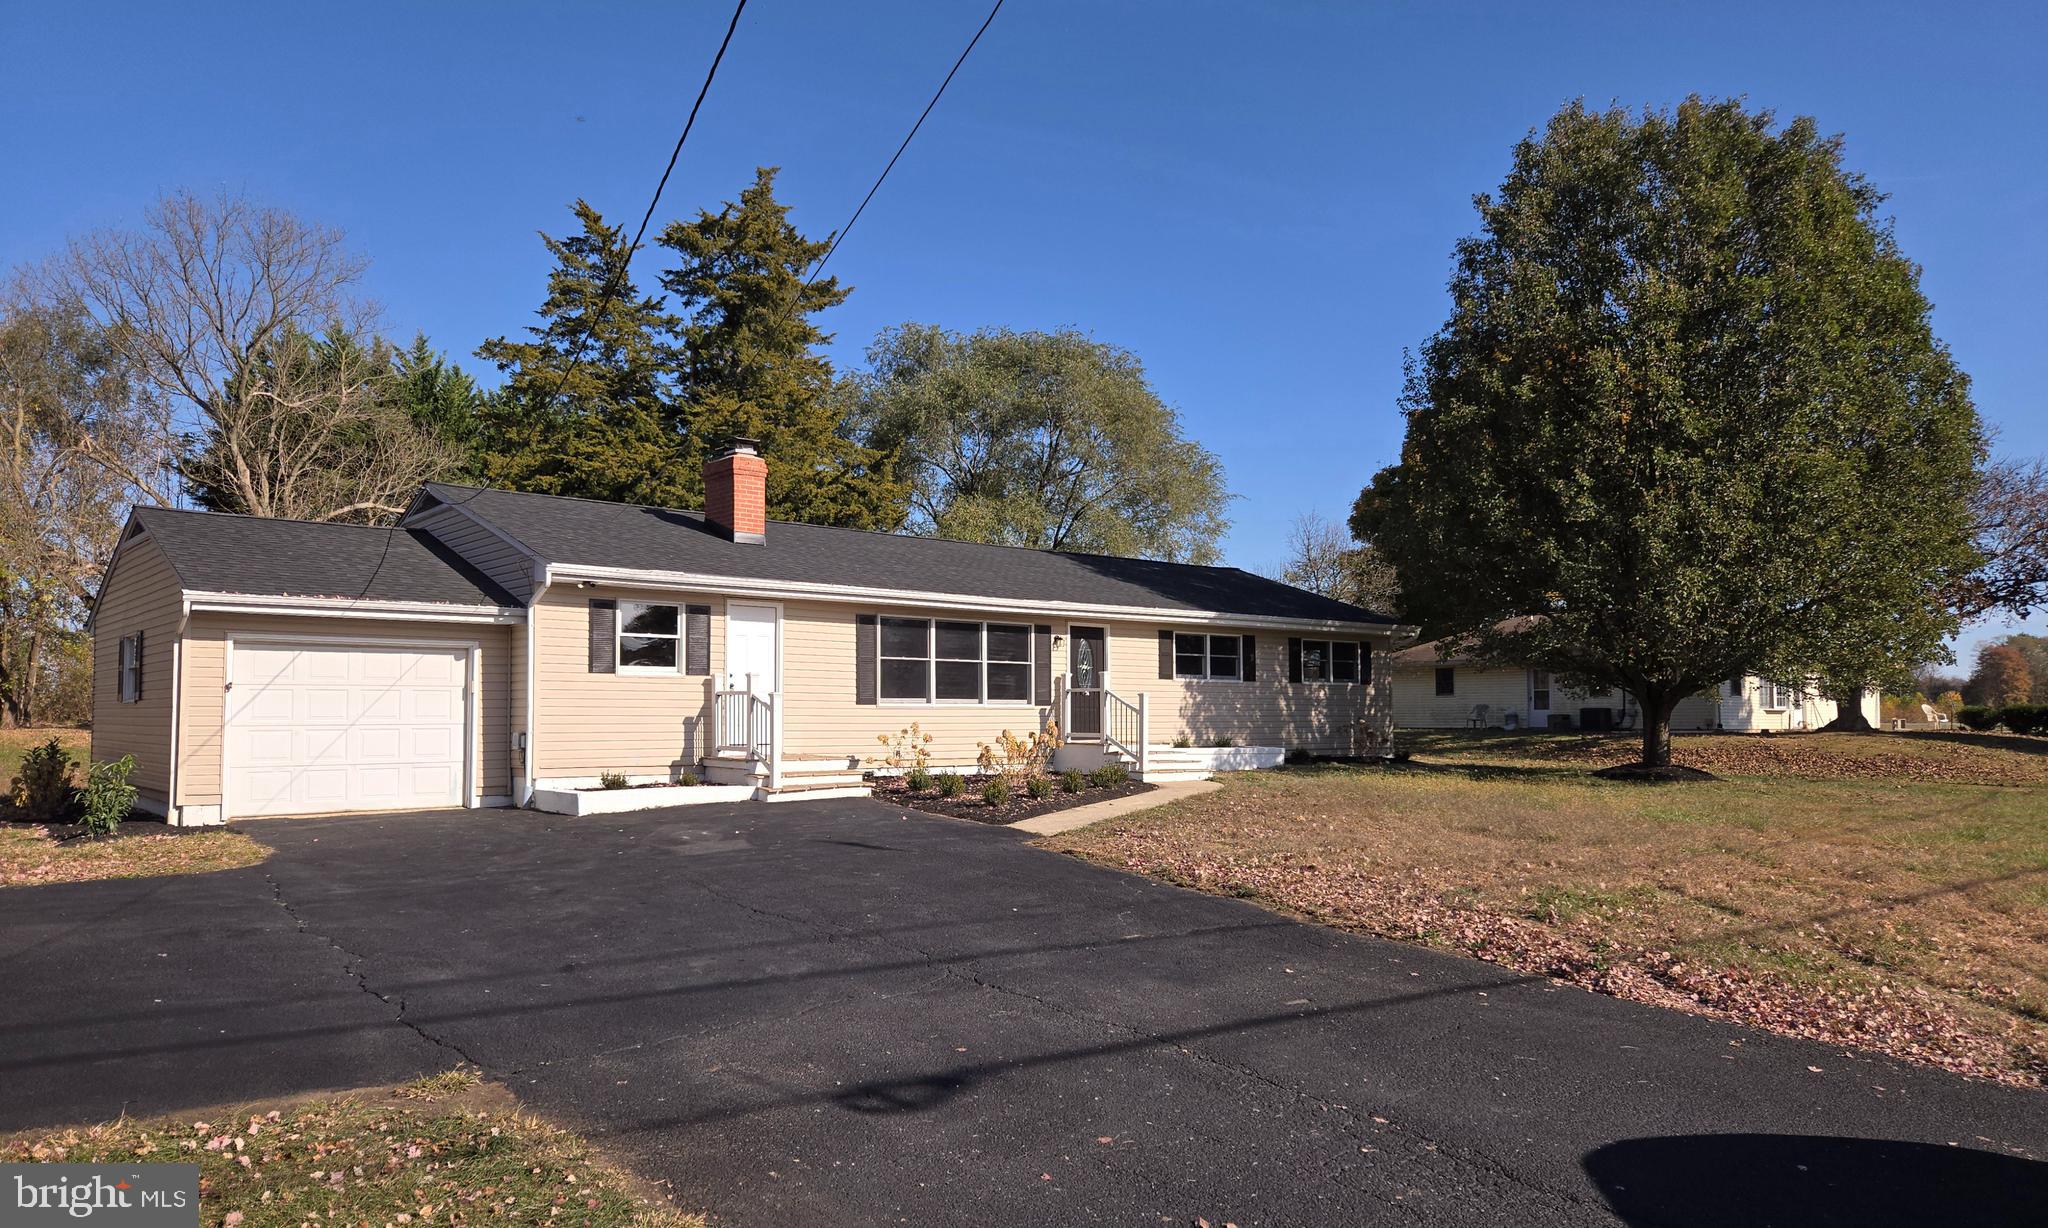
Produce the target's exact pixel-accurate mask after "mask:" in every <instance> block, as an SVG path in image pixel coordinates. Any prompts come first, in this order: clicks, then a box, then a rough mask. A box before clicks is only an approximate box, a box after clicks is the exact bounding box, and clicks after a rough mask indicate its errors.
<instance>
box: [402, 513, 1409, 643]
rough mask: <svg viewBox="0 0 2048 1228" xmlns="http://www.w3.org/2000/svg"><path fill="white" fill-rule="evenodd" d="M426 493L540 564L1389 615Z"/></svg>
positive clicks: (1294, 613) (1244, 581)
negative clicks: (733, 535) (732, 536)
mask: <svg viewBox="0 0 2048 1228" xmlns="http://www.w3.org/2000/svg"><path fill="white" fill-rule="evenodd" d="M426 492H427V494H428V495H430V496H432V497H433V498H435V499H438V500H440V501H442V502H446V503H460V504H464V505H465V506H466V508H467V510H469V511H470V512H472V513H474V514H475V515H476V516H477V517H478V518H480V519H482V520H484V521H487V522H488V523H490V524H491V525H492V526H494V527H496V528H497V529H499V530H500V531H501V532H503V533H504V534H505V535H506V536H508V537H511V538H513V539H515V540H517V541H519V542H521V543H522V544H524V545H525V546H526V547H527V549H529V550H531V551H532V552H533V553H534V554H536V555H538V556H540V557H541V558H542V559H544V560H546V561H547V562H550V563H556V564H565V565H580V566H586V567H620V568H631V569H635V570H645V571H669V572H685V573H690V574H694V575H712V576H732V577H745V578H749V579H757V580H787V581H791V582H794V583H811V584H834V585H848V586H853V587H859V588H868V589H875V588H882V589H897V590H902V591H906V592H918V593H944V594H948V595H956V596H966V597H984V598H996V599H1002V600H1015V601H1022V602H1030V601H1053V602H1063V603H1079V604H1087V605H1100V606H1134V607H1141V608H1148V609H1163V610H1188V611H1201V612H1208V613H1217V614H1239V615H1250V616H1254V617H1271V618H1301V619H1317V620H1324V621H1336V622H1370V623H1389V622H1392V621H1393V620H1391V619H1389V618H1386V617H1384V616H1382V615H1379V614H1374V613H1372V612H1371V611H1369V610H1362V609H1360V608H1358V607H1357V606H1353V605H1347V604H1345V603H1344V602H1341V601H1334V600H1332V599H1330V598H1328V597H1319V596H1317V595H1316V594H1314V593H1310V592H1306V591H1304V590H1302V589H1298V588H1294V587H1292V586H1290V585H1286V584H1282V583H1280V582H1279V581H1277V580H1268V579H1266V578H1265V577H1264V576H1257V575H1253V574H1252V573H1250V572H1247V571H1241V570H1239V569H1238V568H1235V567H1197V566H1191V565H1188V564H1184V563H1160V562H1154V561H1152V560H1149V559H1129V558H1118V557H1115V556H1112V555H1102V554H1068V553H1064V552H1060V551H1052V550H1031V549H1025V548H1021V547H1015V546H986V545H979V544H976V543H971V542H956V541H947V540H944V539H940V538H930V537H905V536H902V535H900V534H895V533H868V532H862V531H859V530H855V529H835V528H827V527H824V526H821V525H809V524H795V523H791V522H787V521H780V520H778V521H771V522H770V523H769V525H768V533H767V537H768V540H767V542H766V544H748V543H736V542H731V541H727V540H726V539H725V538H723V537H721V536H719V534H718V533H717V532H716V531H714V530H712V529H710V528H708V527H707V526H706V525H705V522H704V515H703V513H702V512H690V511H676V510H673V509H668V508H657V507H638V506H633V505H629V504H621V503H602V502H597V501H595V500H588V499H567V498H558V497H555V496H552V495H535V494H516V493H513V492H511V491H502V490H489V489H479V488H476V487H468V486H449V485H443V484H441V483H438V482H436V483H429V484H428V485H427V487H426Z"/></svg>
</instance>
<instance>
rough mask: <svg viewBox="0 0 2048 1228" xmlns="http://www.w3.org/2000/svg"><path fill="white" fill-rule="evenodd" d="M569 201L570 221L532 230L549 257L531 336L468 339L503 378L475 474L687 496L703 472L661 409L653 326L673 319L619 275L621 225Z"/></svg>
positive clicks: (617, 496)
mask: <svg viewBox="0 0 2048 1228" xmlns="http://www.w3.org/2000/svg"><path fill="white" fill-rule="evenodd" d="M574 212H575V214H576V220H577V225H578V230H577V233H575V234H573V235H570V236H568V237H566V238H554V237H551V236H548V235H546V234H543V235H542V236H541V241H542V242H543V243H545V244H546V245H547V249H548V251H549V252H550V253H552V254H553V256H554V257H555V261H556V264H555V268H554V270H553V271H552V272H550V273H549V274H548V293H547V298H546V299H545V300H544V301H543V302H542V303H541V307H540V312H539V315H540V323H538V324H535V325H531V326H529V327H528V328H527V330H526V332H527V334H528V336H529V337H530V340H526V341H513V340H509V339H507V338H504V337H497V338H494V339H492V340H490V341H486V342H484V344H483V345H482V346H480V347H478V349H477V354H478V356H479V357H482V358H486V359H489V360H490V361H491V362H492V363H494V364H496V365H497V368H498V369H499V370H500V371H502V372H504V373H505V376H506V381H505V386H504V387H503V388H502V389H500V390H499V391H498V392H497V393H495V394H494V395H492V396H491V397H490V398H489V400H488V402H487V403H486V405H485V407H484V413H483V417H484V420H485V423H484V426H485V429H484V432H483V435H484V440H485V444H484V446H483V447H482V448H481V449H480V450H479V452H478V456H477V461H476V476H477V478H478V479H479V480H481V481H483V482H485V483H486V484H488V485H492V486H498V487H502V488H504V489H507V490H528V491H537V492H539V493H542V494H551V495H573V496H577V497H581V498H589V499H610V500H616V501H619V502H624V503H646V504H656V505H661V506H668V507H695V506H696V505H697V504H698V502H699V501H701V499H702V497H703V478H702V475H701V474H700V473H699V472H698V460H697V458H696V457H694V456H691V455H686V454H685V452H684V449H683V447H682V440H681V439H680V438H678V436H677V434H676V433H675V431H674V430H673V428H672V425H671V417H670V412H669V411H670V405H671V399H672V396H673V391H672V390H673V373H672V370H671V368H670V365H669V359H668V353H667V351H666V349H665V348H664V345H663V341H662V338H663V336H664V335H665V334H667V333H668V332H669V331H670V329H671V328H672V326H673V323H674V321H672V320H671V318H670V317H669V316H668V315H667V314H666V313H665V312H664V311H663V310H662V306H661V302H660V300H659V299H658V298H653V297H642V296H641V294H640V292H639V290H638V289H637V288H636V287H635V286H634V285H633V282H632V279H631V278H630V277H627V276H624V275H623V270H624V268H625V265H626V261H627V250H626V239H625V236H624V232H623V230H622V229H621V228H620V227H616V226H608V225H606V224H605V221H604V218H603V216H602V215H600V214H599V213H598V211H597V210H596V209H595V208H593V207H591V205H590V204H589V203H587V202H585V201H581V200H579V201H577V202H576V205H575V208H574ZM608 284H610V288H611V291H612V292H611V294H610V295H609V297H608V298H606V297H603V296H604V295H605V290H606V287H607V285H608ZM600 302H602V309H601V310H600V309H599V308H600Z"/></svg>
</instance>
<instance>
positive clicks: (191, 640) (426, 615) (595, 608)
mask: <svg viewBox="0 0 2048 1228" xmlns="http://www.w3.org/2000/svg"><path fill="white" fill-rule="evenodd" d="M766 473H767V465H766V462H764V461H763V460H762V458H761V457H760V456H759V455H758V453H757V452H756V451H755V449H754V448H753V446H752V445H751V444H750V443H747V442H742V443H740V444H738V445H736V446H735V447H734V448H733V449H732V450H730V451H728V452H727V453H725V454H724V455H722V456H720V457H718V458H716V459H714V460H713V461H712V462H710V463H709V464H707V465H706V467H705V485H706V489H707V498H706V502H707V504H708V506H707V508H706V510H705V511H703V512H692V511H672V510H667V509H662V508H651V507H634V506H627V505H623V504H614V503H601V502H594V501H589V500H582V499H565V498H556V497H552V496H546V495H531V494H513V493H509V492H505V491H498V490H487V489H475V488H469V487H458V486H447V485H440V484H429V485H427V486H425V487H423V488H422V489H421V490H420V491H419V493H418V494H417V495H416V496H415V498H414V500H413V502H412V504H411V506H410V508H409V509H408V510H407V512H406V514H405V516H404V517H403V518H402V520H401V521H400V523H399V525H398V526H397V527H395V528H391V529H383V528H371V527H360V526H346V525H330V524H316V523H309V522H303V521H285V520H267V519H257V518H250V517H241V516H226V515H216V514H208V513H199V512H182V511H169V510H163V509H155V508H140V509H137V510H136V511H135V513H134V514H133V516H132V517H131V518H130V520H129V523H128V525H127V527H126V528H125V529H124V531H123V534H122V537H121V542H120V546H119V548H118V549H117V551H116V552H115V555H114V558H113V561H112V562H111V563H110V564H109V566H108V569H107V574H106V576H105V578H104V580H103V582H102V584H101V588H100V592H99V596H98V601H97V604H96V607H95V610H94V614H93V619H92V630H93V634H94V662H95V666H96V668H95V686H94V693H93V718H94V719H93V753H94V755H95V756H96V757H99V758H108V757H112V756H117V755H120V754H122V753H124V752H132V753H133V754H134V755H135V757H136V760H137V768H136V772H135V777H134V781H135V783H136V785H137V786H138V787H139V788H140V790H141V795H142V801H141V805H142V806H143V807H144V808H146V809H150V810H154V811H157V812H161V813H164V814H165V815H166V817H167V818H168V819H169V820H170V821H172V822H174V823H180V824H191V823H210V822H218V821H221V820H223V819H225V818H234V817H242V816H248V815H268V814H291V813H302V814H303V813H330V812H350V811H369V810H399V809H419V808H428V807H442V806H476V805H497V804H503V803H506V802H524V801H527V800H530V799H532V798H533V797H534V795H535V793H536V791H538V790H561V789H578V788H585V787H588V786H591V785H595V784H597V783H598V777H599V776H600V775H601V774H604V773H613V772H616V773H621V774H624V775H625V776H627V777H628V778H629V779H630V780H631V781H633V782H634V783H643V782H656V781H668V780H673V779H676V778H678V777H680V776H681V775H683V774H684V773H699V774H703V775H705V776H706V777H707V778H709V779H711V780H715V781H719V782H721V783H725V784H730V785H747V786H752V787H753V788H754V794H753V795H755V796H760V797H764V798H766V797H786V796H793V795H805V796H816V795H818V794H819V793H820V792H842V791H852V790H853V789H855V788H857V787H858V786H859V783H860V775H859V774H860V772H861V771H862V770H863V769H864V768H865V767H866V766H870V765H871V764H872V762H873V760H874V759H875V758H876V757H877V756H879V755H881V754H883V753H885V752H884V748H883V747H882V746H881V745H880V744H879V743H878V741H877V739H878V738H879V737H880V736H882V735H887V734H893V733H894V732H895V731H897V730H899V729H901V728H903V727H905V726H908V725H910V724H911V723H912V722H916V723H917V724H918V725H919V726H920V727H921V728H922V730H923V731H925V732H926V733H929V734H931V735H932V737H933V741H932V743H931V745H930V751H931V755H932V761H933V763H934V764H936V765H952V766H966V765H970V764H972V763H973V762H974V760H975V756H976V751H977V745H978V743H981V742H987V741H993V740H994V739H995V737H996V735H997V734H999V733H1000V732H1001V731H1003V730H1005V729H1008V730H1011V731H1014V732H1016V733H1019V734H1024V733H1029V732H1031V731H1034V730H1037V729H1040V728H1041V727H1043V726H1045V725H1047V724H1050V723H1055V722H1056V723H1058V724H1059V725H1060V726H1061V727H1062V728H1063V729H1064V731H1065V733H1066V734H1067V736H1068V737H1069V738H1070V740H1071V744H1070V746H1069V748H1068V750H1067V751H1066V752H1063V755H1064V759H1063V761H1068V760H1073V759H1075V758H1076V757H1077V756H1078V758H1079V761H1080V762H1081V763H1083V764H1085V763H1087V762H1090V761H1093V762H1101V761H1102V760H1103V759H1105V758H1107V759H1115V760H1119V761H1123V762H1126V763H1129V764H1132V765H1133V766H1136V767H1138V768H1139V769H1140V770H1141V771H1142V772H1143V773H1144V774H1146V775H1148V776H1160V775H1170V774H1174V773H1176V772H1185V771H1189V770H1192V769H1193V768H1194V767H1196V766H1198V765H1197V764H1196V763H1195V762H1194V760H1195V759H1196V758H1199V757H1200V753H1199V752H1196V751H1183V750H1176V749H1172V748H1171V747H1170V744H1171V743H1172V742H1174V741H1175V740H1186V741H1189V742H1191V743H1193V745H1194V746H1195V747H1198V748H1199V747H1204V746H1209V745H1213V744H1217V743H1220V742H1222V741H1223V740H1226V739H1227V740H1229V741H1230V742H1231V743H1233V744H1235V745H1236V746H1238V747H1244V748H1251V747H1266V748H1286V749H1294V748H1305V749H1309V750H1314V751H1323V752H1337V753H1356V752H1360V751H1362V750H1365V749H1368V748H1377V747H1380V746H1384V745H1385V743H1386V740H1387V738H1388V737H1389V736H1390V734H1391V712H1390V710H1389V705H1388V699H1387V694H1388V689H1387V685H1386V674H1385V669H1384V661H1385V657H1386V654H1387V651H1388V648H1389V646H1390V644H1391V643H1392V642H1394V637H1395V636H1396V635H1397V634H1399V633H1401V632H1403V631H1404V630H1405V629H1403V628H1397V627H1396V626H1395V625H1394V624H1393V623H1392V622H1391V620H1388V619H1386V618H1384V617H1381V616H1379V615H1377V614H1373V613H1371V612H1369V611H1366V610H1362V609H1359V608H1357V607H1355V606H1350V605H1345V604H1343V603H1341V602H1338V601H1334V600H1331V599H1329V598H1325V597H1319V596H1317V595H1315V594H1313V593H1308V592H1304V591H1302V590H1300V589H1296V588H1291V587H1289V586H1287V585H1285V584H1281V583H1278V582H1276V581H1273V580H1268V579H1265V578H1263V577H1260V576H1255V575H1252V574H1250V573H1247V572H1244V571H1240V570H1237V569H1235V568H1228V567H1197V566H1188V565H1181V564H1173V563H1161V562H1153V561H1148V560H1141V559H1126V558H1115V557H1109V556H1103V555H1086V554H1068V553H1060V552H1053V551H1041V550H1028V549H1020V548H1014V547H1004V546H984V545H974V544H968V543H963V542H953V541H944V540H938V539H933V538H918V537H903V536H897V535H893V534H886V533H865V532H858V531H854V530H849V529H835V528H824V527H819V526H815V525H803V524H788V523H783V522H779V521H777V522H770V521H768V520H767V518H766V516H765V500H766V495H765V483H766ZM1091 756H1092V759H1091ZM1218 758H1223V759H1228V758H1229V755H1227V754H1225V753H1223V752H1214V753H1211V754H1210V755H1209V756H1208V758H1207V759H1203V760H1202V762H1203V763H1204V764H1207V765H1209V766H1215V765H1216V763H1215V762H1214V761H1215V760H1217V759H1218ZM1277 758H1278V750H1274V751H1273V752H1272V754H1271V756H1270V757H1267V756H1263V755H1258V756H1252V757H1251V759H1250V760H1245V761H1252V760H1255V761H1258V762H1269V761H1272V760H1277Z"/></svg>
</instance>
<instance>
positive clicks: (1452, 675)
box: [1436, 666, 1458, 695]
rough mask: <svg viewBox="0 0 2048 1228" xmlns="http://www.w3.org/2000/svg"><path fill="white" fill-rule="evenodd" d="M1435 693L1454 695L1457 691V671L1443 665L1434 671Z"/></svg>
mask: <svg viewBox="0 0 2048 1228" xmlns="http://www.w3.org/2000/svg"><path fill="white" fill-rule="evenodd" d="M1436 693H1437V694H1439V695H1456V694H1457V693H1458V671H1457V670H1456V669H1453V668H1451V667H1449V666H1445V667H1443V668H1440V669H1438V670H1437V671H1436Z"/></svg>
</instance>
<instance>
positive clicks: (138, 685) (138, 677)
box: [135, 631, 145, 703]
mask: <svg viewBox="0 0 2048 1228" xmlns="http://www.w3.org/2000/svg"><path fill="white" fill-rule="evenodd" d="M144 677H145V674H144V672H143V669H142V632H140V631H137V632H136V633H135V701H136V702H137V703H140V702H142V679H143V678H144Z"/></svg>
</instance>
